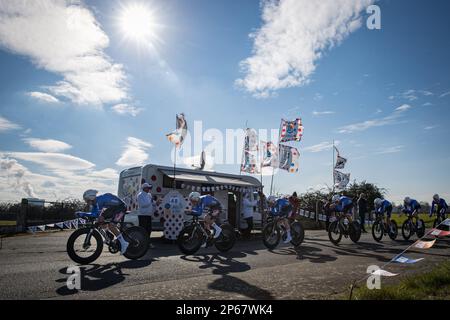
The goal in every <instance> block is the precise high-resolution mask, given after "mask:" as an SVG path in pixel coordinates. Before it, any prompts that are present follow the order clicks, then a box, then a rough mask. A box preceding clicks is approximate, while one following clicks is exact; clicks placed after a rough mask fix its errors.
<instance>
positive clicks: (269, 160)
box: [261, 141, 279, 168]
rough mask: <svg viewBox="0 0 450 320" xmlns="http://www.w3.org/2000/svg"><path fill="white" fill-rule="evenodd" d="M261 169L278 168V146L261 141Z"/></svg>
mask: <svg viewBox="0 0 450 320" xmlns="http://www.w3.org/2000/svg"><path fill="white" fill-rule="evenodd" d="M261 150H262V156H261V167H272V168H278V165H279V163H278V148H277V146H276V145H275V144H274V143H273V142H271V141H269V142H264V141H261Z"/></svg>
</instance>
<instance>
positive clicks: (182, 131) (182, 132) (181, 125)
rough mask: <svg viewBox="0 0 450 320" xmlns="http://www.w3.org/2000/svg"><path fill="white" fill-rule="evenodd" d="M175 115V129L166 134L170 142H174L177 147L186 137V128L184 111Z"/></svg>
mask: <svg viewBox="0 0 450 320" xmlns="http://www.w3.org/2000/svg"><path fill="white" fill-rule="evenodd" d="M176 117H177V128H176V129H175V131H173V132H171V133H169V134H166V136H167V139H168V140H169V141H170V142H172V143H173V144H175V147H176V148H179V147H181V145H182V144H183V142H184V138H185V137H186V134H187V130H188V129H187V122H186V119H185V118H184V113H180V114H177V116H176Z"/></svg>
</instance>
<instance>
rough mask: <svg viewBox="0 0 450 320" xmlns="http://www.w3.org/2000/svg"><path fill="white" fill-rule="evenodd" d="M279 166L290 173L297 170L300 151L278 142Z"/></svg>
mask: <svg viewBox="0 0 450 320" xmlns="http://www.w3.org/2000/svg"><path fill="white" fill-rule="evenodd" d="M278 156H279V166H278V167H279V168H280V169H283V170H286V171H288V172H290V173H295V172H298V167H299V165H298V159H299V158H300V153H299V152H298V150H297V148H294V147H290V146H286V145H283V144H280V145H279V146H278Z"/></svg>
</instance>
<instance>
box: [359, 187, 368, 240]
mask: <svg viewBox="0 0 450 320" xmlns="http://www.w3.org/2000/svg"><path fill="white" fill-rule="evenodd" d="M358 213H359V222H360V223H361V231H362V232H364V233H367V231H366V228H365V224H366V214H367V200H366V197H365V195H364V193H361V194H360V195H359V198H358Z"/></svg>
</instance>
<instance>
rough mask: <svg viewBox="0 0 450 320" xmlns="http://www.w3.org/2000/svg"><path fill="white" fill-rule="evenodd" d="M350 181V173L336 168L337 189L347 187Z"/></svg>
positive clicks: (335, 181) (335, 183)
mask: <svg viewBox="0 0 450 320" xmlns="http://www.w3.org/2000/svg"><path fill="white" fill-rule="evenodd" d="M349 182H350V173H342V172H340V171H337V170H334V186H335V187H336V188H337V189H345V188H346V187H347V185H348V184H349Z"/></svg>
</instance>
